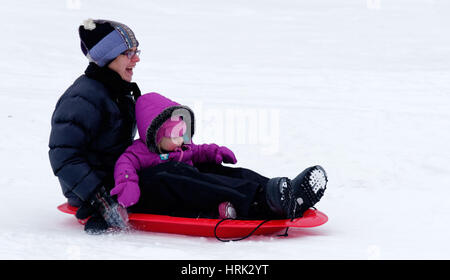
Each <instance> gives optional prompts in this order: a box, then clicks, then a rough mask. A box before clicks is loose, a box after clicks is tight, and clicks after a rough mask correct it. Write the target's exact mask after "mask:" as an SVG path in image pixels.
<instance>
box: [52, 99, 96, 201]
mask: <svg viewBox="0 0 450 280" xmlns="http://www.w3.org/2000/svg"><path fill="white" fill-rule="evenodd" d="M101 121H102V118H101V113H100V111H99V110H98V107H97V106H95V104H93V103H91V102H90V101H89V100H87V99H85V98H83V97H80V96H73V97H67V98H65V99H61V100H60V101H59V102H58V104H57V105H56V109H55V111H54V113H53V116H52V127H51V133H50V140H49V148H50V150H49V157H50V164H51V167H52V170H53V173H54V174H55V175H56V176H57V177H58V178H59V180H60V181H62V182H64V184H65V185H66V186H68V188H69V189H70V190H71V191H72V192H73V193H75V194H76V195H77V196H78V197H79V198H80V199H81V200H83V201H85V200H87V199H88V198H89V196H90V195H91V193H92V192H93V191H94V190H95V189H96V188H97V187H98V186H99V185H101V184H102V178H99V176H98V175H97V174H96V172H95V171H94V170H93V169H92V168H91V166H89V164H88V162H87V160H86V157H85V155H86V149H87V147H88V145H89V143H90V141H91V139H93V138H94V137H95V136H96V134H97V133H98V131H99V129H100V126H101Z"/></svg>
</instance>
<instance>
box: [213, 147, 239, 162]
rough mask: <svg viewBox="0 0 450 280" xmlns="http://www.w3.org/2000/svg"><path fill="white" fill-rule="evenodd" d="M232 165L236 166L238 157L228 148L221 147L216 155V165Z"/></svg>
mask: <svg viewBox="0 0 450 280" xmlns="http://www.w3.org/2000/svg"><path fill="white" fill-rule="evenodd" d="M222 162H223V163H232V164H235V163H236V162H237V159H236V156H235V155H234V153H233V152H232V151H231V150H230V149H228V148H227V147H223V146H222V147H219V148H218V149H217V153H216V163H217V164H221V163H222Z"/></svg>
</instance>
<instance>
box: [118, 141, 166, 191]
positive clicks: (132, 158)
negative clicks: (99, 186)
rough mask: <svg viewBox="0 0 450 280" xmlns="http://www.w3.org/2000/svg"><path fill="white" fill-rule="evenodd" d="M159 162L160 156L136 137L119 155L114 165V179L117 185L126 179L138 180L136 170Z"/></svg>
mask: <svg viewBox="0 0 450 280" xmlns="http://www.w3.org/2000/svg"><path fill="white" fill-rule="evenodd" d="M160 162H161V160H160V158H159V157H158V156H157V155H156V154H154V153H151V152H150V151H149V150H148V148H147V146H146V145H145V143H144V142H143V141H142V140H141V139H137V140H135V141H134V142H133V144H132V145H131V146H129V147H128V148H127V149H126V150H125V152H124V153H123V154H122V155H121V156H120V157H119V159H118V160H117V162H116V165H115V167H114V181H115V185H116V186H117V185H118V184H120V183H124V182H126V181H129V180H131V181H134V182H136V183H137V182H139V177H138V175H137V171H139V170H141V169H143V168H147V167H150V166H154V165H156V164H159V163H160Z"/></svg>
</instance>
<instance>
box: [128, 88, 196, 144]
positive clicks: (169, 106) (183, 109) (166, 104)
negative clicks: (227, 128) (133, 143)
mask: <svg viewBox="0 0 450 280" xmlns="http://www.w3.org/2000/svg"><path fill="white" fill-rule="evenodd" d="M172 116H181V117H182V118H183V120H184V121H185V122H186V126H187V130H186V134H185V136H184V138H185V143H186V144H189V143H190V141H191V139H192V136H193V135H194V122H195V120H194V112H193V111H192V110H191V109H190V108H189V107H187V106H183V105H180V104H178V103H176V102H174V101H172V100H170V99H168V98H166V97H164V96H162V95H160V94H158V93H155V92H150V93H147V94H144V95H142V96H140V97H139V98H138V100H137V101H136V123H137V128H138V132H139V136H140V138H141V140H143V141H144V142H145V144H146V145H147V147H148V149H149V150H150V151H151V152H154V153H158V149H157V146H156V144H157V143H156V134H157V132H158V129H159V128H160V127H161V125H162V124H163V123H164V122H165V121H167V120H168V119H170V118H171V117H172Z"/></svg>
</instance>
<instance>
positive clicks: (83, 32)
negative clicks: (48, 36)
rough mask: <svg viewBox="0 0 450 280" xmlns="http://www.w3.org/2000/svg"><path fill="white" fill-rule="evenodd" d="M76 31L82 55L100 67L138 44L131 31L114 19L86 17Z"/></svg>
mask: <svg viewBox="0 0 450 280" xmlns="http://www.w3.org/2000/svg"><path fill="white" fill-rule="evenodd" d="M78 33H79V35H80V40H81V50H82V51H83V53H84V55H85V56H86V57H87V58H88V59H89V61H90V62H94V63H95V64H97V65H98V66H100V67H103V66H105V65H107V64H108V63H110V62H111V61H113V60H114V59H115V58H116V57H118V56H119V55H120V54H121V53H123V52H124V51H126V50H128V49H131V48H133V47H136V48H137V47H138V46H139V42H138V41H137V40H136V37H135V36H134V33H133V31H132V30H131V29H130V28H129V27H128V26H126V25H125V24H122V23H119V22H115V21H110V20H102V19H96V20H94V19H87V20H85V21H84V22H83V24H82V25H80V26H79V28H78Z"/></svg>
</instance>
